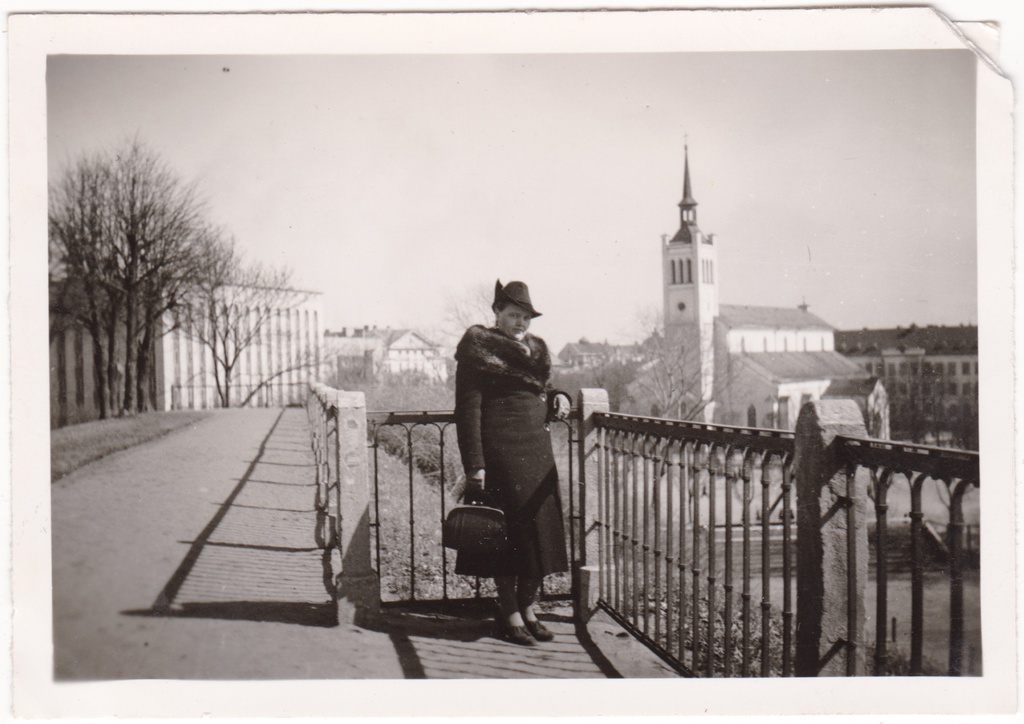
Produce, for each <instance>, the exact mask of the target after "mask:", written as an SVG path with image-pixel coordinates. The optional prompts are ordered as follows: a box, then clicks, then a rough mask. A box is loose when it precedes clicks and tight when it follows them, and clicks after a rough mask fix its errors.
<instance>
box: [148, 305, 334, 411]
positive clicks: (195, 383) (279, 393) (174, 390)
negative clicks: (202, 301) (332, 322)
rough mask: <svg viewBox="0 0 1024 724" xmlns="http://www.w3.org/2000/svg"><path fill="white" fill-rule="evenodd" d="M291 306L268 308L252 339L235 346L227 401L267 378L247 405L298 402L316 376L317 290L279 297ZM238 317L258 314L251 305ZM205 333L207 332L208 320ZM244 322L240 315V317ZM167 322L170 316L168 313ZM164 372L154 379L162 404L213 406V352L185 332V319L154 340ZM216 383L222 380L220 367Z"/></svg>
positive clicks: (236, 401) (216, 398)
mask: <svg viewBox="0 0 1024 724" xmlns="http://www.w3.org/2000/svg"><path fill="white" fill-rule="evenodd" d="M282 302H283V303H284V304H289V305H290V306H291V308H288V307H285V308H276V309H271V310H270V313H269V316H266V315H265V314H264V315H263V316H264V322H263V324H262V325H261V327H260V329H259V330H258V332H257V334H256V336H255V338H254V339H253V341H252V343H251V344H250V345H249V346H248V347H247V348H246V349H245V350H243V351H242V352H241V354H240V356H239V359H238V361H237V363H236V365H235V367H234V370H233V372H232V380H231V394H230V397H231V404H232V405H233V406H234V405H238V404H240V403H241V401H242V400H244V399H245V398H247V397H249V395H250V393H251V392H252V391H253V390H254V389H256V388H257V387H258V386H259V384H260V382H261V381H266V380H270V382H269V383H268V384H267V385H265V386H264V387H263V389H261V390H259V391H258V392H257V393H256V394H255V395H253V396H252V399H250V400H249V402H248V403H247V404H248V406H259V407H270V406H278V405H287V404H300V403H301V402H302V400H303V399H304V398H305V391H306V385H307V383H308V382H309V381H310V380H311V379H316V378H319V361H320V347H321V345H322V339H321V337H320V331H319V317H320V295H319V294H315V293H307V292H296V293H295V297H293V298H292V299H291V300H289V299H284V300H282ZM240 314H241V315H242V319H243V320H246V319H247V320H249V321H248V323H249V324H251V325H255V324H257V320H258V319H259V317H260V314H259V312H258V311H257V310H256V309H255V308H251V309H249V310H248V312H247V313H246V312H240ZM203 323H204V324H205V325H207V335H206V336H207V337H208V336H209V334H208V331H209V322H208V321H207V320H203ZM243 323H244V321H243ZM167 324H168V326H172V325H173V320H172V318H171V317H170V315H168V320H167ZM157 354H158V355H160V357H161V359H162V361H163V365H164V367H163V369H164V375H163V379H162V380H161V381H160V384H161V385H162V387H163V392H164V395H163V397H164V401H165V402H164V404H165V409H195V410H199V409H208V408H211V407H219V406H220V404H221V402H220V396H219V394H218V392H217V383H216V377H215V373H214V359H213V352H212V351H211V350H210V348H209V347H208V346H207V345H206V344H203V343H201V342H200V341H199V339H198V338H197V336H196V335H193V334H190V333H189V329H188V326H187V324H186V323H184V322H183V323H182V324H181V325H180V326H179V327H178V328H176V329H174V330H173V331H171V332H170V333H168V334H166V335H165V336H164V338H163V339H162V340H161V342H160V344H159V345H158V351H157ZM218 372H219V373H220V374H221V384H223V371H222V370H218Z"/></svg>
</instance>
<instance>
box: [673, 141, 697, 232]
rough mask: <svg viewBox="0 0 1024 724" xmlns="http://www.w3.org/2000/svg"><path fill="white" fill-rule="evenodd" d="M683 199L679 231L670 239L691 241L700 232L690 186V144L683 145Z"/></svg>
mask: <svg viewBox="0 0 1024 724" xmlns="http://www.w3.org/2000/svg"><path fill="white" fill-rule="evenodd" d="M683 153H684V161H683V200H682V201H680V202H679V231H677V232H676V235H675V236H674V237H673V238H672V241H676V242H682V243H684V244H691V243H693V241H694V239H695V238H696V236H697V235H698V234H699V233H700V232H699V230H698V228H697V202H696V200H695V199H694V198H693V191H692V190H691V188H690V145H689V144H686V145H684V146H683Z"/></svg>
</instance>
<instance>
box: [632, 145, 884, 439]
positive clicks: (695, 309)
mask: <svg viewBox="0 0 1024 724" xmlns="http://www.w3.org/2000/svg"><path fill="white" fill-rule="evenodd" d="M678 206H679V230H678V231H677V232H676V233H675V235H673V236H672V238H671V239H669V238H668V236H667V235H665V236H663V237H662V286H663V299H664V302H663V304H664V310H663V315H664V322H665V341H666V342H668V344H669V347H671V348H673V349H688V350H689V352H688V353H687V354H686V355H685V358H684V359H683V365H682V369H683V375H682V376H684V377H687V378H693V379H696V380H699V385H697V386H696V389H695V392H694V393H693V396H694V397H699V398H700V399H699V400H698V401H697V402H698V404H696V405H692V406H691V409H699V410H700V417H701V419H703V420H704V421H706V422H718V423H723V424H731V425H749V426H754V427H771V428H782V429H793V428H794V427H795V425H796V418H797V415H798V414H799V411H800V407H801V406H802V405H803V404H804V403H806V402H808V401H811V400H819V399H821V398H823V397H826V396H830V395H833V396H834V395H836V394H838V392H837V391H840V390H843V389H847V390H853V389H854V388H856V390H857V394H858V395H861V394H862V392H863V390H864V389H867V388H870V389H871V390H875V384H874V383H873V382H872V377H873V375H872V373H871V372H869V371H867V370H866V369H864V368H863V367H862V366H859V365H857V364H855V363H853V362H851V361H850V360H848V359H846V358H845V357H843V356H842V355H841V354H839V353H838V352H836V350H835V330H834V328H833V327H832V326H831V325H829V324H828V323H827V322H825V321H824V320H822V319H820V318H819V317H817V316H816V315H814V314H811V313H810V312H809V311H808V308H807V305H806V304H804V305H801V306H800V307H797V308H781V307H755V306H737V305H726V304H721V303H720V302H719V292H718V284H719V279H720V275H721V272H722V271H723V270H721V269H720V268H719V264H718V253H717V241H716V239H715V237H714V235H713V234H704V233H703V232H702V231H701V229H700V227H699V225H698V223H697V201H696V199H695V198H694V196H693V190H692V186H691V182H690V165H689V149H687V150H686V156H685V160H684V170H683V198H682V200H681V201H680V202H679V204H678ZM854 382H856V383H858V384H857V385H852V386H851V384H852V383H854ZM830 390H831V392H830ZM869 396H870V398H871V405H874V406H876V407H877V405H879V404H881V405H884V404H885V394H884V390H882V391H881V392H878V391H874V392H872V394H871V395H869ZM868 407H869V406H868V404H867V396H865V405H864V406H862V409H864V410H866V413H865V415H866V419H867V421H868V424H869V430H870V431H871V432H872V434H876V433H878V432H881V431H882V429H883V422H882V421H883V420H885V419H886V417H887V415H886V414H884V413H882V412H880V411H879V410H877V409H874V410H868ZM644 412H645V414H646V411H644ZM872 420H874V423H872Z"/></svg>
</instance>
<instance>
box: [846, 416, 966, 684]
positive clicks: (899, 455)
mask: <svg viewBox="0 0 1024 724" xmlns="http://www.w3.org/2000/svg"><path fill="white" fill-rule="evenodd" d="M835 444H836V448H837V450H838V451H839V453H840V454H841V456H842V458H843V459H844V460H845V462H846V464H847V465H848V466H849V467H850V471H849V473H848V475H850V476H852V475H853V474H854V473H855V469H856V468H864V469H867V470H868V471H869V473H870V479H871V483H870V488H869V495H870V496H871V498H872V500H873V501H874V511H875V521H874V553H875V555H874V567H875V585H876V608H875V644H874V646H875V650H874V666H875V672H876V673H882V672H883V671H885V670H886V668H887V658H888V655H889V650H888V636H887V631H888V625H889V621H890V619H889V608H888V606H889V594H888V588H889V582H890V581H889V558H890V556H891V549H892V547H893V546H892V545H891V544H890V539H889V533H890V514H889V494H890V490H891V489H892V487H893V485H894V484H902V485H903V492H908V493H909V504H910V511H909V518H910V526H909V538H910V540H909V546H910V568H911V614H910V618H911V638H910V662H909V673H910V674H912V675H920V674H922V673H925V672H924V656H923V652H924V640H925V635H926V632H927V631H928V628H926V624H925V620H924V607H925V574H926V572H927V570H928V568H929V566H931V565H934V563H935V559H936V558H937V559H938V560H939V563H940V564H941V563H943V562H944V563H945V573H946V575H948V578H949V622H948V623H949V658H948V673H949V675H950V676H959V675H961V674H962V673H964V650H965V643H964V621H965V616H964V578H965V568H966V567H967V564H968V563H969V561H968V556H969V554H976V553H977V547H976V545H975V541H976V540H977V536H973V537H972V536H971V535H970V533H971V530H972V529H971V528H970V527H968V526H966V525H965V523H964V499H965V496H967V495H969V494H972V493H975V492H976V491H979V490H980V474H979V457H978V453H976V452H969V451H965V450H950V449H945V448H935V447H928V446H924V445H910V444H904V443H894V442H888V441H882V440H871V439H864V438H855V437H845V436H839V437H837V438H836V442H835ZM929 481H931V482H932V483H934V485H935V486H936V490H937V491H945V497H944V498H943V496H942V495H941V494H940V495H937V496H935V497H933V498H932V501H933V503H934V501H936V500H939V501H940V502H941V503H942V504H941V506H935V505H932V506H930V507H931V509H932V510H931V511H929V512H930V515H927V516H926V511H925V504H926V502H927V500H926V498H925V495H924V493H925V489H926V488H925V486H926V483H928V482H929ZM975 497H976V496H975ZM937 508H938V512H939V513H941V512H947V513H948V518H947V521H946V529H945V536H944V537H945V540H943V538H942V535H941V532H939V531H936V529H935V528H934V526H933V524H932V521H935V518H936V517H937V516H936V512H937V511H936V509H937ZM928 517H931V518H932V521H929V520H928V519H927V518H928ZM940 524H941V523H940ZM928 541H932V542H933V544H934V545H935V546H936V547H938V549H939V550H938V551H937V555H935V556H931V557H929V556H928V555H927V552H926V543H927V542H928ZM943 559H945V560H944V561H943ZM971 562H973V561H971ZM972 567H973V566H972ZM931 628H932V629H934V628H935V626H934V625H933V626H932V627H931ZM972 648H973V647H972ZM972 653H974V654H977V653H978V652H972ZM979 663H980V662H979ZM969 668H970V673H979V672H977V670H976V667H975V665H974V656H972V665H971V666H970V667H969Z"/></svg>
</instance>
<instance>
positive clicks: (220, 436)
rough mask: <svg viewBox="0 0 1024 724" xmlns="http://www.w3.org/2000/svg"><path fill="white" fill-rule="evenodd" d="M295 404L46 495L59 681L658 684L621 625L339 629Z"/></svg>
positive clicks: (200, 426) (416, 618) (435, 622)
mask: <svg viewBox="0 0 1024 724" xmlns="http://www.w3.org/2000/svg"><path fill="white" fill-rule="evenodd" d="M312 480H313V460H312V453H311V452H310V447H309V436H308V429H307V425H306V420H305V413H304V411H302V410H301V409H295V408H290V409H286V410H283V411H282V410H225V411H219V412H217V413H215V414H213V415H211V416H210V417H209V418H207V419H204V420H202V421H200V422H198V423H196V424H194V425H193V426H191V427H188V428H184V429H181V430H177V431H175V432H173V433H171V434H170V435H168V436H166V437H164V438H161V439H159V440H155V441H152V442H149V443H146V444H144V445H140V446H138V447H136V448H132V449H130V450H126V451H123V452H120V453H116V454H114V455H111V456H109V457H107V458H104V459H102V460H99V461H97V462H95V463H93V464H91V465H88V466H85V467H83V468H81V469H79V470H77V471H75V472H74V473H72V474H70V475H68V476H66V477H65V478H63V479H62V480H60V481H59V482H58V483H56V484H55V485H54V486H53V491H52V507H53V510H52V521H53V591H54V594H53V597H54V649H55V651H54V657H55V674H56V677H57V679H58V680H65V681H66V680H96V679H121V678H162V679H163V678H165V679H306V678H315V679H333V678H375V679H380V678H384V679H386V678H527V677H540V678H581V677H604V676H618V675H627V676H643V677H653V676H667V675H671V672H669V671H668V670H667V669H666V667H664V666H663V665H662V664H661V663H660V662H658V661H657V660H656V659H654V658H653V657H652V656H651V655H649V653H648V652H647V651H646V650H645V649H643V648H642V647H640V646H639V645H638V644H635V643H634V642H632V641H631V640H626V639H624V638H623V636H622V635H621V632H619V631H617V630H616V629H615V628H614V626H609V625H607V624H606V623H601V622H598V623H596V624H595V625H594V626H592V627H591V633H592V635H593V636H594V639H595V640H596V641H597V643H598V644H599V646H595V645H594V644H593V642H591V641H588V640H587V637H584V641H583V642H581V640H580V639H579V638H577V636H576V634H575V630H574V627H573V624H572V621H571V618H570V616H569V612H568V611H559V610H555V611H552V612H550V613H548V614H547V615H546V619H547V622H548V624H549V626H550V627H551V628H552V629H553V630H554V631H555V632H556V634H557V636H556V639H555V641H554V642H552V643H550V644H545V645H541V646H537V647H535V648H533V649H524V648H521V647H517V646H513V645H512V644H508V643H505V642H502V641H500V640H498V639H496V638H494V636H493V632H492V626H491V623H490V622H489V621H488V620H487V619H486V618H484V617H478V618H473V617H454V616H441V615H424V614H419V615H417V614H413V613H408V612H407V613H389V614H387V615H386V616H384V617H383V618H382V620H381V622H380V623H379V624H378V625H376V626H375V627H374V630H370V629H366V628H360V627H357V626H354V625H338V623H337V618H336V614H335V608H334V603H333V601H332V598H331V595H330V593H329V588H328V585H327V581H328V576H329V574H328V573H327V567H326V561H325V559H324V554H323V551H322V550H320V549H319V548H318V547H317V546H316V544H315V542H314V535H313V533H314V530H315V528H316V516H317V513H316V511H315V509H314V507H313V494H314V487H313V484H312Z"/></svg>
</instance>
